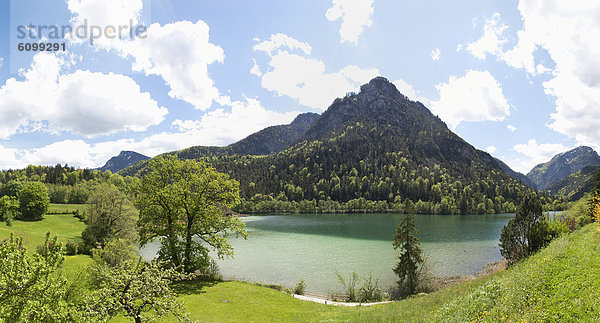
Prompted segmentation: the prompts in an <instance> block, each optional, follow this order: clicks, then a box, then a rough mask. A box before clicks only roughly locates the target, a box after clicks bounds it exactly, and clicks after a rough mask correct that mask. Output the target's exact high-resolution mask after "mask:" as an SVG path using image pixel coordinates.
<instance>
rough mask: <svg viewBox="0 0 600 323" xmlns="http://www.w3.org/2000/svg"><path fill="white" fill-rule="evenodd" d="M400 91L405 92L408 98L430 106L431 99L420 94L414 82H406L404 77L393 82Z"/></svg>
mask: <svg viewBox="0 0 600 323" xmlns="http://www.w3.org/2000/svg"><path fill="white" fill-rule="evenodd" d="M392 83H393V84H394V85H395V86H396V88H397V89H398V91H400V93H402V94H404V95H405V96H406V97H407V98H409V99H410V100H412V101H419V102H421V103H423V104H424V105H425V106H429V103H430V100H429V99H427V98H425V97H422V96H420V95H419V91H417V90H415V88H414V87H413V86H412V84H410V83H408V82H406V81H405V80H403V79H397V80H395V81H393V82H392Z"/></svg>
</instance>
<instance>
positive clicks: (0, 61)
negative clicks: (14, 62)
mask: <svg viewBox="0 0 600 323" xmlns="http://www.w3.org/2000/svg"><path fill="white" fill-rule="evenodd" d="M3 64H4V58H3V57H0V68H2V66H3Z"/></svg>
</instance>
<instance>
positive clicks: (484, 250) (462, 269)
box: [143, 214, 514, 293]
mask: <svg viewBox="0 0 600 323" xmlns="http://www.w3.org/2000/svg"><path fill="white" fill-rule="evenodd" d="M513 216H514V214H501V215H417V216H416V224H417V228H418V230H419V238H420V240H421V246H422V248H423V249H424V251H425V254H426V258H427V262H428V265H429V268H430V270H431V271H432V272H433V273H434V274H436V275H463V274H474V273H476V272H477V271H479V270H481V269H482V268H483V266H484V265H485V264H487V263H490V262H493V261H497V260H500V259H501V256H500V251H499V248H498V239H499V238H500V232H501V230H502V227H503V226H504V225H505V224H506V223H507V222H508V220H510V219H511V218H512V217H513ZM401 220H402V215H392V214H331V215H293V216H292V215H282V216H278V215H272V216H251V217H248V218H245V219H244V222H246V225H247V230H248V239H247V240H243V239H235V238H234V239H231V244H232V245H233V247H234V249H235V259H226V260H220V261H218V263H219V266H220V267H221V272H222V274H223V275H224V276H225V278H236V279H242V280H248V281H260V282H265V283H273V284H283V285H285V286H288V287H293V286H294V285H295V284H296V282H298V281H299V280H300V279H304V280H305V281H306V284H307V289H308V290H311V291H318V292H324V293H327V292H332V291H338V290H340V288H341V287H340V285H339V283H338V281H337V278H336V275H335V271H336V270H337V271H339V272H340V273H343V274H349V273H351V272H353V271H356V272H358V273H361V274H366V273H369V272H371V273H373V274H374V276H379V277H380V278H381V282H382V284H383V285H384V286H389V285H390V284H393V283H394V281H395V280H396V277H395V276H394V273H393V271H392V268H393V267H394V265H395V263H396V258H395V257H396V256H397V253H396V252H395V251H394V250H393V248H392V241H393V236H394V233H395V228H396V226H397V225H398V224H399V223H400V221H401ZM157 247H158V245H149V246H148V247H146V248H144V250H143V254H144V255H145V256H147V257H151V256H152V255H153V254H155V252H156V248H157Z"/></svg>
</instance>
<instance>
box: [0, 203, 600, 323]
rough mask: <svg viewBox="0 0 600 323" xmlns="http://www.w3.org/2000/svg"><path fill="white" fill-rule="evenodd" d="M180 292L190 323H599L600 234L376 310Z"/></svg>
mask: <svg viewBox="0 0 600 323" xmlns="http://www.w3.org/2000/svg"><path fill="white" fill-rule="evenodd" d="M83 229H84V224H83V223H82V222H81V221H79V220H78V219H77V218H75V217H73V216H72V215H67V214H56V215H46V216H45V217H44V220H42V221H37V222H23V221H14V222H13V226H12V227H7V226H5V225H3V224H2V225H0V240H2V239H4V238H6V237H8V236H9V235H10V233H11V232H13V233H15V234H17V235H19V236H22V237H23V238H24V241H25V246H26V247H27V248H28V249H29V250H32V251H33V250H35V247H36V246H37V245H39V244H41V243H42V242H43V239H44V236H45V234H46V232H47V231H51V232H52V234H57V235H58V236H59V238H60V240H62V241H67V240H78V239H80V238H81V232H82V230H83ZM89 263H90V258H89V257H88V256H81V255H80V256H69V257H67V258H66V261H65V263H64V268H63V270H64V271H65V273H67V276H70V277H75V274H78V273H80V272H82V271H85V267H86V266H87V265H88V264H89ZM174 287H175V290H176V292H177V294H178V297H179V299H180V300H181V301H182V302H183V303H184V304H185V306H186V308H187V310H188V311H189V312H190V314H191V319H192V320H198V321H202V322H222V321H236V322H237V321H243V322H259V321H260V322H264V321H354V322H358V321H399V322H431V321H439V322H466V321H479V322H497V321H502V320H507V321H532V322H538V321H543V322H565V321H587V322H589V321H600V305H598V304H600V303H599V301H598V300H600V234H599V233H598V231H597V228H596V226H594V225H588V226H586V227H584V228H583V229H581V230H579V231H577V232H575V233H572V234H570V235H567V236H564V237H562V238H559V239H557V240H555V241H554V242H552V243H551V244H550V245H549V246H548V247H547V248H546V249H544V250H542V251H541V252H539V253H537V254H535V255H534V256H532V257H531V258H529V259H527V260H526V261H524V262H523V263H521V264H518V265H516V266H514V267H512V268H510V269H508V270H505V271H502V272H500V273H497V274H493V275H489V276H485V277H480V278H476V279H474V280H471V281H468V282H465V283H460V284H458V285H454V286H450V287H447V288H444V289H442V290H440V291H437V292H435V293H431V294H428V295H423V296H416V297H413V298H411V299H407V300H404V301H398V302H394V303H391V304H383V305H377V306H371V307H354V308H348V307H335V306H328V305H321V304H317V303H312V302H305V301H300V300H297V299H294V298H292V297H291V296H290V295H288V294H285V293H283V292H280V291H276V290H273V289H269V288H266V287H260V286H256V285H253V284H250V283H245V282H238V281H229V282H219V283H207V282H202V281H194V282H185V283H180V284H177V285H175V286H174ZM115 321H117V322H120V321H122V319H117V320H115ZM161 321H166V322H170V321H172V320H171V319H170V318H164V319H163V320H161Z"/></svg>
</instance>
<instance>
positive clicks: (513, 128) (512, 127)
mask: <svg viewBox="0 0 600 323" xmlns="http://www.w3.org/2000/svg"><path fill="white" fill-rule="evenodd" d="M506 129H508V130H510V131H511V132H514V131H515V130H517V127H515V126H513V125H511V124H509V125H508V126H506Z"/></svg>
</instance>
